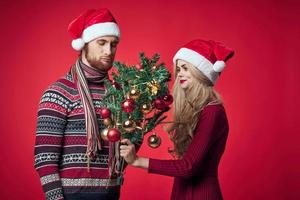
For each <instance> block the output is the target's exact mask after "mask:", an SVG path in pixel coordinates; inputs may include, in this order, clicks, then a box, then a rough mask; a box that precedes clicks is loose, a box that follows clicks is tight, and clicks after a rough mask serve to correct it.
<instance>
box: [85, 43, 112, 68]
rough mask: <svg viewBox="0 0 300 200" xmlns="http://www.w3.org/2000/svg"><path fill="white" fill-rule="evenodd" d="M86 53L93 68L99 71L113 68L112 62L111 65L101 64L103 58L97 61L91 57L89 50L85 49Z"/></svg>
mask: <svg viewBox="0 0 300 200" xmlns="http://www.w3.org/2000/svg"><path fill="white" fill-rule="evenodd" d="M85 52H86V60H87V61H88V63H89V64H90V66H91V67H94V68H97V69H102V70H106V71H107V70H109V69H110V68H111V67H112V62H110V63H109V64H107V63H103V62H101V60H100V59H101V58H99V59H97V58H96V57H94V56H91V55H90V53H89V51H88V48H86V49H85Z"/></svg>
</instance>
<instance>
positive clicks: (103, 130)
mask: <svg viewBox="0 0 300 200" xmlns="http://www.w3.org/2000/svg"><path fill="white" fill-rule="evenodd" d="M107 133H108V128H105V129H102V131H101V133H100V136H101V138H102V139H103V140H105V141H108V138H107Z"/></svg>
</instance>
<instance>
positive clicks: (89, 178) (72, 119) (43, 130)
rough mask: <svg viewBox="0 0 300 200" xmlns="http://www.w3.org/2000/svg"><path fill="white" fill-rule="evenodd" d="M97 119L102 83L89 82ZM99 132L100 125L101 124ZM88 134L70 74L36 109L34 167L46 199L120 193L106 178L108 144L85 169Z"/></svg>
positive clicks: (114, 184)
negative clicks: (84, 194) (86, 194)
mask: <svg viewBox="0 0 300 200" xmlns="http://www.w3.org/2000/svg"><path fill="white" fill-rule="evenodd" d="M88 84H89V89H90V92H91V95H92V98H93V102H94V107H95V110H96V114H97V118H98V120H99V118H100V108H101V107H102V106H103V105H102V102H101V99H102V97H103V95H104V94H105V88H104V84H103V83H101V84H99V83H98V84H96V83H90V82H89V83H88ZM99 127H100V129H101V128H103V124H102V123H100V120H99ZM86 147H87V134H86V129H85V118H84V110H83V107H82V103H81V100H80V96H79V93H78V90H77V86H76V84H75V83H74V82H73V78H72V76H71V73H70V72H69V73H67V74H66V75H65V76H64V77H62V78H61V79H59V80H58V81H56V82H55V83H54V84H52V85H51V86H50V87H49V88H48V89H47V90H46V91H45V92H44V94H43V96H42V98H41V101H40V104H39V110H38V120H37V129H36V145H35V168H36V170H37V172H38V174H39V176H40V179H41V183H42V186H43V190H44V192H45V195H46V199H47V200H62V199H64V194H74V193H89V194H91V193H94V194H101V195H103V193H104V194H105V193H107V194H111V193H119V191H120V186H119V185H118V183H117V180H116V179H109V172H108V153H109V149H108V148H109V144H108V142H104V141H102V150H101V151H100V152H99V153H98V154H97V156H96V158H95V159H93V160H91V162H90V171H89V172H88V168H87V156H86Z"/></svg>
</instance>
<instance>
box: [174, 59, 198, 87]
mask: <svg viewBox="0 0 300 200" xmlns="http://www.w3.org/2000/svg"><path fill="white" fill-rule="evenodd" d="M190 67H192V66H191V64H190V63H188V62H186V61H183V60H177V63H176V72H177V78H178V81H179V84H180V86H181V88H182V89H185V90H186V89H189V88H191V87H192V85H193V82H194V81H195V78H194V77H193V75H192V74H191V71H190V70H189V69H190Z"/></svg>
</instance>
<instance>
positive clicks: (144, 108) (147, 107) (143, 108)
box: [140, 103, 152, 114]
mask: <svg viewBox="0 0 300 200" xmlns="http://www.w3.org/2000/svg"><path fill="white" fill-rule="evenodd" d="M140 109H141V111H142V113H144V114H148V113H150V112H151V111H152V106H151V104H150V103H148V104H147V103H144V104H142V105H141V107H140Z"/></svg>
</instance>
